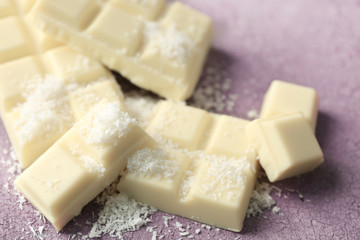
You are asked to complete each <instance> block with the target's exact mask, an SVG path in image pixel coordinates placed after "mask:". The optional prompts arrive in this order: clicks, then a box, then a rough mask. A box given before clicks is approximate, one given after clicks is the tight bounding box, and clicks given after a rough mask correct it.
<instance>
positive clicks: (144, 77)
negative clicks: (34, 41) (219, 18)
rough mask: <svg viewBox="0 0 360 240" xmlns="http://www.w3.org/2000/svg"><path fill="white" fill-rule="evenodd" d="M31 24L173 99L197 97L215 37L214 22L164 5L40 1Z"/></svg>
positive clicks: (159, 0) (123, 0) (121, 1)
mask: <svg viewBox="0 0 360 240" xmlns="http://www.w3.org/2000/svg"><path fill="white" fill-rule="evenodd" d="M31 19H32V21H33V22H34V24H35V25H36V26H37V27H39V28H40V29H42V30H43V31H44V32H46V33H48V34H52V35H53V36H55V37H56V38H58V39H60V40H62V41H64V42H66V43H67V44H69V45H70V46H72V47H74V48H75V49H77V50H79V51H83V52H85V53H86V54H90V55H92V56H93V57H94V58H96V59H98V60H100V61H101V62H102V63H104V64H105V65H106V66H107V67H109V68H111V69H114V70H116V71H118V72H119V73H121V74H122V75H123V76H125V77H127V78H128V79H129V80H130V81H131V82H132V83H134V84H135V85H138V86H139V87H142V88H144V89H147V90H151V91H153V92H155V93H157V94H159V95H160V96H163V97H166V98H170V99H174V100H185V99H186V98H188V97H190V95H191V94H192V92H193V90H194V88H195V85H196V83H197V81H198V79H199V76H200V73H201V69H202V67H203V64H204V60H205V57H206V55H207V52H208V49H209V45H210V42H211V35H212V23H211V20H210V19H209V17H207V16H205V15H204V14H202V13H200V12H198V11H196V10H194V9H191V8H190V7H188V6H186V5H184V4H182V3H179V2H175V3H173V4H169V5H166V3H165V1H164V0H157V1H153V0H141V1H127V0H109V1H102V2H100V1H92V0H82V1H75V2H74V1H71V0H58V1H51V0H41V1H40V2H39V4H37V5H36V7H35V10H34V11H33V12H32V15H31Z"/></svg>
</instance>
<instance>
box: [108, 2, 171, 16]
mask: <svg viewBox="0 0 360 240" xmlns="http://www.w3.org/2000/svg"><path fill="white" fill-rule="evenodd" d="M111 3H112V4H113V5H114V6H116V7H119V8H121V9H123V10H125V11H127V12H128V13H130V14H132V15H136V16H142V17H143V18H145V19H148V20H155V19H157V18H158V17H159V14H160V12H161V11H162V10H163V8H164V7H165V0H139V1H129V0H113V1H111Z"/></svg>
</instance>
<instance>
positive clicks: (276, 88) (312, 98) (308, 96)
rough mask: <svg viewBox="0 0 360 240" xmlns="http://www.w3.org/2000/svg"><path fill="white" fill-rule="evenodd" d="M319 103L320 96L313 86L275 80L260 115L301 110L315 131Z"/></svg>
mask: <svg viewBox="0 0 360 240" xmlns="http://www.w3.org/2000/svg"><path fill="white" fill-rule="evenodd" d="M318 105H319V98H318V96H317V93H316V91H315V90H314V89H313V88H310V87H305V86H301V85H298V84H294V83H288V82H283V81H279V80H275V81H273V82H272V83H271V85H270V87H269V89H268V91H267V93H266V95H265V98H264V101H263V105H262V108H261V113H260V117H261V118H266V117H270V116H274V115H276V114H282V113H292V112H296V111H300V112H302V113H303V114H304V117H305V118H306V119H307V120H308V122H309V123H310V125H311V127H312V128H313V130H314V131H315V127H316V122H317V115H318Z"/></svg>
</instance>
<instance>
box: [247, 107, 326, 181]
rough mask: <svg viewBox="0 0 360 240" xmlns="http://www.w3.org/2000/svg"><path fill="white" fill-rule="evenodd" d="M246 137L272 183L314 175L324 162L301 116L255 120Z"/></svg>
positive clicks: (284, 115) (306, 123) (310, 130)
mask: <svg viewBox="0 0 360 240" xmlns="http://www.w3.org/2000/svg"><path fill="white" fill-rule="evenodd" d="M246 133H247V135H248V138H249V139H250V141H251V143H252V145H253V147H254V149H255V151H257V152H258V153H259V157H260V164H261V166H262V167H263V168H264V170H265V172H266V174H267V176H268V178H269V180H270V181H271V182H275V181H279V180H282V179H285V178H289V177H293V176H296V175H299V174H303V173H306V172H309V171H312V170H313V169H315V168H316V167H317V166H318V165H320V164H321V163H322V162H323V160H324V156H323V153H322V151H321V148H320V146H319V143H318V142H317V140H316V137H315V135H314V133H313V131H312V128H311V127H310V125H309V124H308V121H307V119H306V118H305V117H304V116H303V114H302V113H300V112H297V113H290V114H282V115H277V116H274V117H269V118H263V119H258V120H255V121H253V122H251V123H250V124H249V125H247V127H246Z"/></svg>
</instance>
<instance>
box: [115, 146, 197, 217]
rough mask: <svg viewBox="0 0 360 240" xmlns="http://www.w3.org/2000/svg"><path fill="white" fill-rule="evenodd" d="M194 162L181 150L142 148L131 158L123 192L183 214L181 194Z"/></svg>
mask: <svg viewBox="0 0 360 240" xmlns="http://www.w3.org/2000/svg"><path fill="white" fill-rule="evenodd" d="M191 162H192V161H191V158H189V157H187V156H186V155H185V154H183V153H181V152H179V151H169V152H168V151H166V150H163V149H142V150H140V151H138V152H136V153H135V154H134V155H133V156H132V157H131V158H129V161H128V166H127V174H126V177H122V178H121V180H120V183H119V186H118V187H119V190H120V191H121V192H128V193H131V195H132V196H134V197H136V199H141V200H143V201H145V202H147V203H148V204H150V205H151V206H154V207H156V208H158V209H162V210H164V211H167V212H173V213H174V212H176V213H180V212H182V211H183V208H182V204H181V203H180V202H179V197H180V196H179V193H180V191H181V187H182V184H183V178H184V177H185V174H186V171H187V170H188V169H189V168H190V165H191Z"/></svg>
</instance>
